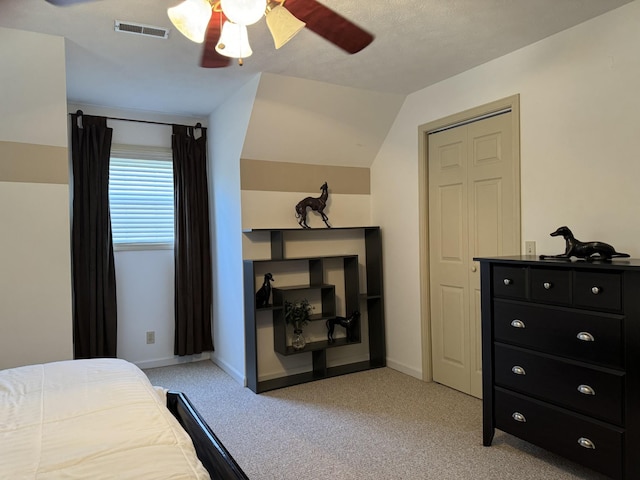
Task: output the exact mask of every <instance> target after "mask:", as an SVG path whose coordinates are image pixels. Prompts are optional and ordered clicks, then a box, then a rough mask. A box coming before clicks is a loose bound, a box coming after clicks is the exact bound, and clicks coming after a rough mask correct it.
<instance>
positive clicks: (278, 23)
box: [267, 4, 306, 49]
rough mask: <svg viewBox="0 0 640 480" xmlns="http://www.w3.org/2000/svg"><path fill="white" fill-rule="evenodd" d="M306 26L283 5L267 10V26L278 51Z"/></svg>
mask: <svg viewBox="0 0 640 480" xmlns="http://www.w3.org/2000/svg"><path fill="white" fill-rule="evenodd" d="M305 25H306V23H304V22H303V21H302V20H299V19H297V18H296V17H295V16H294V15H293V14H292V13H291V12H290V11H289V10H287V9H286V8H285V7H283V6H282V5H281V4H278V5H277V6H275V7H273V8H270V9H268V10H267V26H268V27H269V31H270V32H271V36H272V37H273V43H274V44H275V47H276V49H278V48H280V47H282V46H283V45H284V44H285V43H287V42H288V41H289V40H291V39H292V38H293V37H295V36H296V34H297V33H298V32H299V31H300V30H302V29H303V28H304V27H305Z"/></svg>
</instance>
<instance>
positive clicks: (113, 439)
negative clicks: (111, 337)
mask: <svg viewBox="0 0 640 480" xmlns="http://www.w3.org/2000/svg"><path fill="white" fill-rule="evenodd" d="M53 478H55V479H65V478H69V479H83V480H85V479H106V478H114V479H136V480H140V479H153V480H159V479H209V475H208V473H207V471H206V470H205V468H204V467H203V466H202V464H201V463H200V461H199V460H198V458H197V457H196V453H195V450H194V448H193V443H192V442H191V439H190V438H189V436H188V435H187V433H186V432H185V431H184V430H183V429H182V428H181V427H180V425H179V424H178V422H177V420H175V418H174V417H173V415H172V414H171V412H170V411H169V410H168V409H167V408H166V406H165V403H164V398H163V396H162V395H161V394H159V393H158V392H157V391H156V390H155V389H154V387H153V386H152V385H151V384H150V382H149V380H148V379H147V377H146V375H145V374H144V373H143V372H142V371H141V370H140V369H138V367H136V366H135V365H133V364H131V363H128V362H126V361H124V360H117V359H93V360H72V361H66V362H55V363H47V364H43V365H31V366H26V367H19V368H13V369H8V370H0V479H12V480H17V479H53Z"/></svg>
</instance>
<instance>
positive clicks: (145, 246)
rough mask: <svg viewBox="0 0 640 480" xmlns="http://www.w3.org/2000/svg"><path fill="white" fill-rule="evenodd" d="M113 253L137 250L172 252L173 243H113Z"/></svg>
mask: <svg viewBox="0 0 640 480" xmlns="http://www.w3.org/2000/svg"><path fill="white" fill-rule="evenodd" d="M113 250H114V251H115V252H124V251H137V250H140V251H142V250H173V243H114V244H113Z"/></svg>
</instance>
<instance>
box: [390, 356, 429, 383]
mask: <svg viewBox="0 0 640 480" xmlns="http://www.w3.org/2000/svg"><path fill="white" fill-rule="evenodd" d="M387 367H389V368H391V369H393V370H397V371H398V372H400V373H404V374H406V375H410V376H412V377H415V378H417V379H418V380H422V371H421V370H419V369H417V368H413V367H410V366H408V365H405V364H404V363H401V362H396V361H394V360H391V359H389V358H388V357H387Z"/></svg>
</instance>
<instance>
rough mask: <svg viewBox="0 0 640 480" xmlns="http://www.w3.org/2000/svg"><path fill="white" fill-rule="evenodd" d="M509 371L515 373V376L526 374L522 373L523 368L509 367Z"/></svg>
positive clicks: (517, 366)
mask: <svg viewBox="0 0 640 480" xmlns="http://www.w3.org/2000/svg"><path fill="white" fill-rule="evenodd" d="M511 371H512V372H513V373H515V374H516V375H526V374H527V372H525V371H524V368H522V367H521V366H519V365H514V366H513V367H511Z"/></svg>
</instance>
